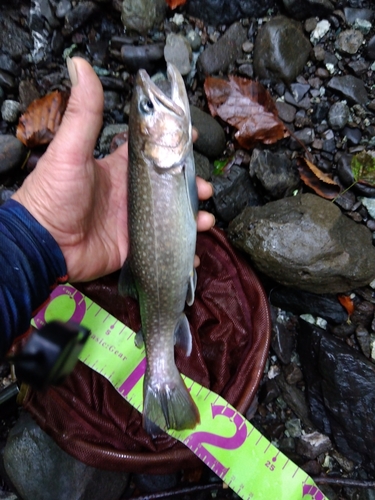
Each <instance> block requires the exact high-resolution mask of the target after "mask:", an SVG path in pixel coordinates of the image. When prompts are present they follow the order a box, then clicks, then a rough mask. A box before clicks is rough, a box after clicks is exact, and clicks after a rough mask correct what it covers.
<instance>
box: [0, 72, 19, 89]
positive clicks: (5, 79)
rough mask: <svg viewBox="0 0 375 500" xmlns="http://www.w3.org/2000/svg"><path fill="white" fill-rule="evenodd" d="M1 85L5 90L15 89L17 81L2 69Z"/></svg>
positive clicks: (0, 75)
mask: <svg viewBox="0 0 375 500" xmlns="http://www.w3.org/2000/svg"><path fill="white" fill-rule="evenodd" d="M0 85H1V87H3V88H4V89H13V88H14V87H15V86H16V81H15V79H14V78H13V76H11V75H10V74H9V73H6V72H5V71H2V70H1V69H0Z"/></svg>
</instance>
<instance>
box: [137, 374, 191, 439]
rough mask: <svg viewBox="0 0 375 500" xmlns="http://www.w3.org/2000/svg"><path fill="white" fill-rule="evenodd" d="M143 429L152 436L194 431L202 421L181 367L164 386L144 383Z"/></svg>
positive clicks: (148, 381)
mask: <svg viewBox="0 0 375 500" xmlns="http://www.w3.org/2000/svg"><path fill="white" fill-rule="evenodd" d="M143 393H144V403H143V405H144V406H143V427H144V428H145V429H146V431H147V432H148V433H149V434H151V435H153V436H154V435H157V434H159V433H160V427H164V426H166V427H167V429H176V430H183V429H193V428H194V427H195V426H196V425H197V424H198V423H199V422H200V417H199V410H198V408H197V406H196V404H195V403H194V401H193V399H192V397H191V396H190V394H189V392H188V390H187V388H186V385H185V383H184V381H183V380H182V378H181V375H180V374H179V372H178V370H177V368H176V377H173V379H171V380H167V381H164V382H163V383H162V384H160V383H158V384H152V382H151V379H150V377H149V375H148V374H147V373H146V375H145V380H144V388H143Z"/></svg>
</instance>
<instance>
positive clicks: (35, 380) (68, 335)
mask: <svg viewBox="0 0 375 500" xmlns="http://www.w3.org/2000/svg"><path fill="white" fill-rule="evenodd" d="M89 335H90V330H88V329H87V328H85V327H83V326H82V325H78V324H76V323H73V322H68V323H62V322H60V321H51V322H50V323H47V324H46V325H44V326H43V327H42V328H41V329H40V330H34V331H33V332H32V333H31V335H30V337H29V338H28V340H27V343H26V344H25V347H24V348H23V349H22V351H21V352H20V353H19V354H16V355H15V356H13V357H11V358H8V359H9V361H10V362H11V363H13V364H14V367H15V370H16V375H17V378H18V379H20V380H21V381H22V382H26V383H27V384H29V385H30V386H31V387H33V388H34V389H37V390H43V389H46V388H47V387H48V386H49V385H58V384H60V383H61V382H62V381H63V380H64V379H65V377H66V376H67V375H69V373H70V372H71V371H72V370H73V368H74V366H75V364H76V362H77V360H78V356H79V354H80V352H81V350H82V348H83V346H84V345H85V342H86V340H87V339H88V337H89Z"/></svg>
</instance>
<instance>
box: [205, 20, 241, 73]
mask: <svg viewBox="0 0 375 500" xmlns="http://www.w3.org/2000/svg"><path fill="white" fill-rule="evenodd" d="M246 39H247V34H246V29H245V28H244V27H243V26H242V24H241V23H234V24H232V26H230V28H228V29H227V31H226V32H225V33H224V35H223V36H222V37H221V38H219V40H218V41H217V42H216V43H214V44H213V45H210V46H208V47H207V48H206V49H205V50H204V51H203V52H202V54H200V56H199V57H198V60H197V69H198V71H199V73H200V74H201V76H207V75H215V74H217V73H220V72H223V73H225V72H226V71H227V69H228V68H229V66H230V65H231V64H233V63H234V62H235V61H236V59H238V58H239V57H240V56H241V54H242V44H243V43H244V42H245V41H246Z"/></svg>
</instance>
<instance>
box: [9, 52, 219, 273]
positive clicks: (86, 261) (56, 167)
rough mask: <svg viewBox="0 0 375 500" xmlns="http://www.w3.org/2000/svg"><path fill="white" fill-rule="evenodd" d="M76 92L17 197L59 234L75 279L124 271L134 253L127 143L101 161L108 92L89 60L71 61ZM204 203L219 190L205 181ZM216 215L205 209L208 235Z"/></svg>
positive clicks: (201, 217)
mask: <svg viewBox="0 0 375 500" xmlns="http://www.w3.org/2000/svg"><path fill="white" fill-rule="evenodd" d="M68 70H69V75H70V78H71V81H72V90H71V95H70V98H69V103H68V106H67V109H66V111H65V114H64V117H63V120H62V123H61V125H60V128H59V130H58V132H57V133H56V136H55V137H54V139H53V141H52V142H51V144H50V145H49V147H48V149H47V151H46V152H45V153H44V155H43V156H42V157H41V158H40V160H39V162H38V164H37V166H36V168H35V169H34V171H33V172H31V174H30V175H29V176H28V177H27V178H26V179H25V181H24V183H23V184H22V186H21V188H20V189H19V190H18V191H17V192H16V193H15V194H14V195H13V199H15V200H16V201H18V202H19V203H21V204H22V205H23V206H24V207H25V208H26V209H27V210H28V211H29V212H30V213H31V214H32V215H33V216H34V217H35V218H36V219H37V221H38V222H39V223H40V224H41V225H42V226H44V227H45V228H46V229H47V230H48V231H49V232H50V233H51V235H52V236H53V237H54V239H55V240H56V242H57V243H58V245H59V246H60V248H61V251H62V253H63V255H64V258H65V261H66V265H67V269H68V276H69V280H70V281H71V282H75V281H88V280H91V279H94V278H97V277H99V276H104V275H106V274H109V273H111V272H113V271H115V270H117V269H119V268H120V267H121V266H122V264H123V262H124V261H125V259H126V257H127V254H128V230H127V168H128V148H127V144H124V145H122V146H120V147H119V148H118V149H117V150H116V151H115V152H114V153H112V154H111V155H108V156H106V157H105V158H103V159H101V160H96V159H95V158H94V157H93V150H94V147H95V144H96V140H97V138H98V135H99V132H100V129H101V126H102V120H103V102H104V97H103V89H102V86H101V83H100V80H99V79H98V77H97V76H96V74H95V72H94V70H93V69H92V67H91V66H90V64H89V63H88V62H86V61H85V60H84V59H81V58H78V57H75V58H73V59H71V60H69V61H68ZM197 187H198V195H199V198H200V199H208V198H209V197H210V196H212V194H213V193H212V186H211V185H210V184H209V183H207V182H205V181H204V180H203V179H199V178H197ZM214 222H215V221H214V217H213V215H211V214H209V213H207V212H199V213H198V218H197V225H198V230H199V231H205V230H208V229H209V228H211V227H212V226H213V225H214Z"/></svg>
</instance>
